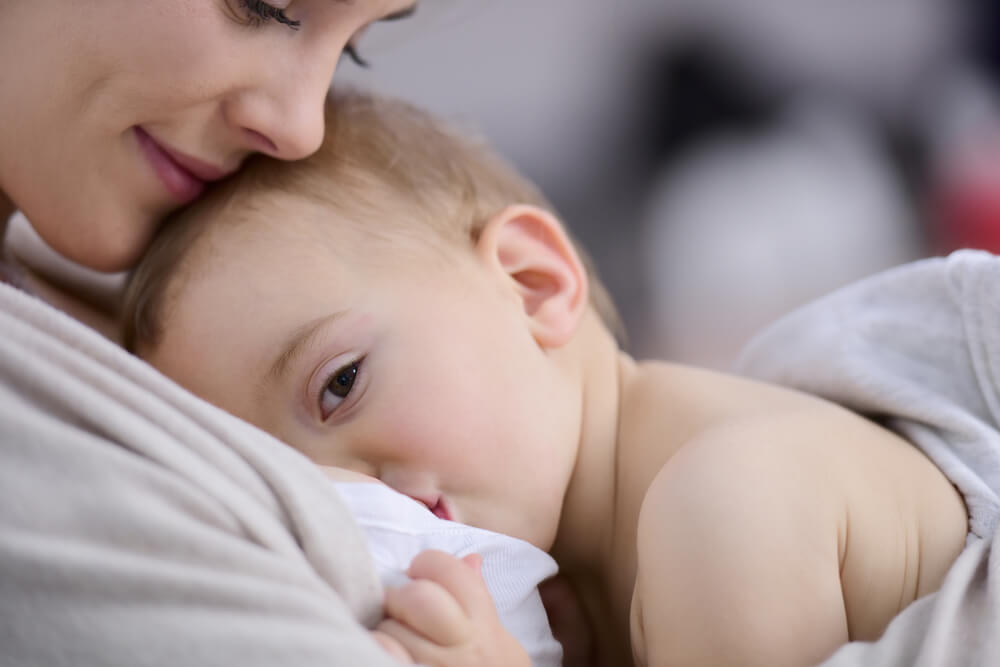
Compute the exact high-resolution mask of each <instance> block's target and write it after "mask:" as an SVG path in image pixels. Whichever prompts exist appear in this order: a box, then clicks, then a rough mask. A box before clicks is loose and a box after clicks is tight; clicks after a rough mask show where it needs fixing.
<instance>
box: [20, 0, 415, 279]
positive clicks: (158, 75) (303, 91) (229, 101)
mask: <svg viewBox="0 0 1000 667" xmlns="http://www.w3.org/2000/svg"><path fill="white" fill-rule="evenodd" d="M278 4H279V5H280V6H287V10H286V11H287V15H288V16H289V18H291V19H294V20H299V21H301V26H300V28H299V29H298V30H290V29H289V28H288V27H286V26H283V25H280V24H278V23H277V22H274V21H271V22H268V23H263V24H260V25H257V26H255V25H248V21H249V22H250V23H251V24H252V23H253V21H252V20H251V19H250V16H249V14H248V9H247V8H246V6H245V5H244V3H243V2H241V0H175V1H172V2H153V3H150V2H134V1H133V0H95V1H94V2H88V3H87V8H86V11H79V10H78V9H75V8H69V7H68V6H67V5H66V3H65V2H62V1H61V0H13V1H12V2H6V3H4V7H3V12H4V18H3V21H0V61H2V62H4V63H7V64H8V66H6V67H5V69H4V77H3V88H4V90H3V95H2V97H0V192H2V193H4V197H0V212H2V210H3V208H4V207H3V202H4V199H6V200H9V201H10V202H13V203H14V204H15V205H17V207H19V208H20V209H21V210H23V211H24V212H25V214H26V215H27V216H28V218H29V219H30V220H31V221H32V223H33V224H34V225H35V226H36V228H37V230H38V231H39V233H40V234H41V235H42V237H43V238H44V239H45V240H46V241H47V242H48V243H49V244H50V245H51V246H52V247H54V248H55V249H56V250H57V251H58V252H60V253H61V254H63V255H65V256H67V257H69V258H71V259H73V260H75V261H77V262H79V263H81V264H84V265H87V266H90V267H93V268H97V269H101V270H117V269H122V268H125V267H127V266H129V265H131V264H132V263H133V262H134V261H135V260H136V258H137V257H138V255H139V254H140V252H141V251H142V249H143V248H144V247H145V245H146V243H147V242H148V240H149V238H150V236H151V234H152V232H153V230H154V229H155V227H156V224H157V221H158V220H159V219H160V218H161V217H162V216H163V215H164V214H165V213H167V212H169V211H170V210H172V209H173V208H176V207H177V206H178V205H179V204H180V203H182V202H181V201H179V200H178V197H177V196H176V194H173V193H172V192H171V191H170V190H169V189H168V188H167V187H166V186H165V185H164V183H163V181H162V180H161V179H160V178H159V177H158V176H157V175H156V173H155V172H154V171H153V168H152V167H151V165H150V163H149V160H148V158H147V157H146V154H145V153H144V152H143V150H142V148H141V146H140V142H139V139H138V135H137V132H136V128H142V129H143V130H144V131H145V132H147V133H148V134H149V135H150V136H151V137H153V138H154V139H155V140H156V141H157V142H159V143H160V144H161V145H163V146H165V147H168V148H169V149H170V150H173V151H177V152H180V153H183V154H185V155H187V156H189V157H191V158H194V159H197V160H199V161H201V162H203V163H206V164H207V165H210V166H211V167H212V168H213V169H216V170H218V171H219V172H220V173H225V172H229V171H232V170H235V169H236V168H238V167H239V166H240V164H241V163H242V161H243V160H244V159H245V158H246V157H247V156H248V155H249V154H251V153H254V152H263V153H268V154H270V155H274V156H276V157H279V158H282V159H287V160H295V159H298V158H302V157H305V156H306V155H308V154H310V153H312V152H313V151H314V150H315V149H316V147H317V146H318V145H319V143H320V141H321V140H322V136H323V99H324V96H325V95H326V91H327V89H328V87H329V85H330V81H331V79H332V77H333V74H334V70H335V69H336V67H337V63H338V61H339V59H340V55H341V51H342V49H343V47H344V45H345V44H347V43H348V42H349V40H351V39H353V38H354V37H355V36H356V35H358V34H359V33H360V32H361V31H362V30H363V29H364V27H365V26H367V25H368V24H370V23H371V22H373V21H376V20H378V19H380V18H382V17H384V16H386V15H388V14H392V13H396V12H398V11H400V10H402V9H405V8H407V7H410V6H411V5H412V4H413V3H412V0H357V1H355V2H341V1H338V0H294V1H293V2H280V3H278ZM53 36H58V38H54V37H53ZM39 45H45V46H44V48H39ZM28 54H30V57H27V55H28ZM15 64H16V65H15ZM7 208H8V209H9V207H7Z"/></svg>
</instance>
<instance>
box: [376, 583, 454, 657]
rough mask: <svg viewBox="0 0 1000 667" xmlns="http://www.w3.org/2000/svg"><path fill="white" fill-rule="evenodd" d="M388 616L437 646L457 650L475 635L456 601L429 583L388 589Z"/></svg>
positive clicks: (386, 607)
mask: <svg viewBox="0 0 1000 667" xmlns="http://www.w3.org/2000/svg"><path fill="white" fill-rule="evenodd" d="M385 613H386V615H387V616H389V618H391V619H395V620H396V621H398V622H400V623H402V624H403V625H405V626H407V627H408V628H410V629H411V630H413V631H414V632H416V633H417V634H419V635H422V636H423V637H425V638H427V639H428V640H430V641H431V642H433V643H434V644H437V645H438V646H454V645H456V644H459V643H461V642H463V641H465V640H466V639H468V637H469V636H470V635H471V634H472V622H471V621H470V619H469V617H468V615H467V614H466V613H465V611H464V610H463V609H462V607H461V606H460V605H459V603H458V602H457V601H456V600H455V598H454V597H452V595H451V594H450V593H449V592H448V591H446V590H445V589H444V588H442V587H441V585H440V584H437V583H435V582H433V581H429V580H427V579H418V580H416V581H411V582H410V583H408V584H406V585H405V586H402V587H400V588H390V589H387V590H386V593H385Z"/></svg>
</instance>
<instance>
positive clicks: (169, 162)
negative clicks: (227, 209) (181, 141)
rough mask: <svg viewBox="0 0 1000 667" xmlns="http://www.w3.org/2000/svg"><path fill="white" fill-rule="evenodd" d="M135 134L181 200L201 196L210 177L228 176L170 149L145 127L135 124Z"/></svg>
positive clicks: (172, 193)
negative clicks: (154, 137) (152, 135)
mask: <svg viewBox="0 0 1000 667" xmlns="http://www.w3.org/2000/svg"><path fill="white" fill-rule="evenodd" d="M135 136H136V139H137V140H138V142H139V146H140V147H141V148H142V152H143V154H144V155H145V156H146V159H147V160H148V161H149V164H150V166H151V167H152V168H153V171H154V172H156V175H157V176H159V177H160V181H161V182H162V183H163V185H164V186H165V187H166V189H167V191H168V192H169V193H170V194H171V195H173V197H174V199H176V200H178V201H179V202H180V203H181V204H187V203H188V202H191V201H194V200H195V199H197V198H198V196H199V195H200V194H201V193H202V192H204V190H205V183H206V182H207V181H209V180H215V179H217V178H222V177H223V176H225V173H224V172H223V171H222V170H219V169H216V168H214V167H210V166H208V165H203V164H201V163H198V162H197V161H195V160H193V159H192V158H187V157H186V156H182V155H179V154H177V153H176V152H173V151H170V150H169V149H167V148H166V147H164V146H163V145H161V144H160V143H159V142H157V141H156V140H155V139H153V137H151V136H150V135H149V133H148V132H146V131H145V130H144V129H142V128H141V127H136V128H135Z"/></svg>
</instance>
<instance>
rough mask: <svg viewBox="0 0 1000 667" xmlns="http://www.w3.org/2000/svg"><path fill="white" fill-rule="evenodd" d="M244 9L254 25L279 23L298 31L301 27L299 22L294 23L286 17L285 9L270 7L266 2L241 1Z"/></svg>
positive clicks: (256, 0)
mask: <svg viewBox="0 0 1000 667" xmlns="http://www.w3.org/2000/svg"><path fill="white" fill-rule="evenodd" d="M240 3H241V4H242V5H243V8H244V9H245V10H246V12H247V18H248V19H249V20H250V22H251V23H252V24H254V25H260V24H263V23H267V22H268V21H277V22H278V23H280V24H282V25H285V26H288V27H289V28H291V29H292V30H298V29H299V26H300V25H301V24H300V23H299V21H294V20H292V19H290V18H288V16H286V15H285V10H284V9H279V8H278V7H275V6H274V5H270V4H268V3H266V2H261V0H240Z"/></svg>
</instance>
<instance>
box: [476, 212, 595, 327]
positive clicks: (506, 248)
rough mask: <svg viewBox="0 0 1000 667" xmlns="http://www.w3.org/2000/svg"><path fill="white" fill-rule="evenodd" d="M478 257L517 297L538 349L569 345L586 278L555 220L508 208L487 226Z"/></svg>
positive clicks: (583, 307) (583, 305)
mask: <svg viewBox="0 0 1000 667" xmlns="http://www.w3.org/2000/svg"><path fill="white" fill-rule="evenodd" d="M476 251H477V253H478V254H479V257H480V259H481V260H483V261H484V262H486V263H487V266H491V267H492V268H494V269H497V270H498V271H499V272H500V273H501V275H502V276H504V277H505V279H506V280H508V281H509V284H510V285H511V287H512V288H513V289H514V290H515V291H516V293H517V295H518V296H519V298H520V299H521V302H522V303H523V305H524V312H525V315H526V316H527V317H528V322H529V326H530V327H531V334H532V336H534V338H535V340H536V341H537V342H538V344H539V345H541V346H542V347H559V346H561V345H565V344H566V343H567V342H569V340H570V338H572V336H573V333H574V332H575V331H576V327H577V325H578V324H579V322H580V318H581V317H582V315H583V313H584V312H585V310H586V308H587V300H588V292H587V290H588V287H587V273H586V270H585V269H584V266H583V262H581V261H580V257H579V255H577V254H576V249H575V248H574V247H573V242H572V241H570V238H569V236H568V235H567V234H566V230H565V229H563V226H562V224H561V223H560V222H559V221H558V220H557V219H556V218H555V216H553V215H552V214H551V213H549V212H548V211H545V210H544V209H541V208H538V207H536V206H529V205H526V204H517V205H514V206H508V207H507V208H505V209H503V210H502V211H500V212H499V213H497V214H496V215H494V216H493V217H492V218H490V220H489V222H487V223H486V226H485V227H484V228H483V231H482V234H481V235H480V237H479V242H478V243H477V245H476Z"/></svg>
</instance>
